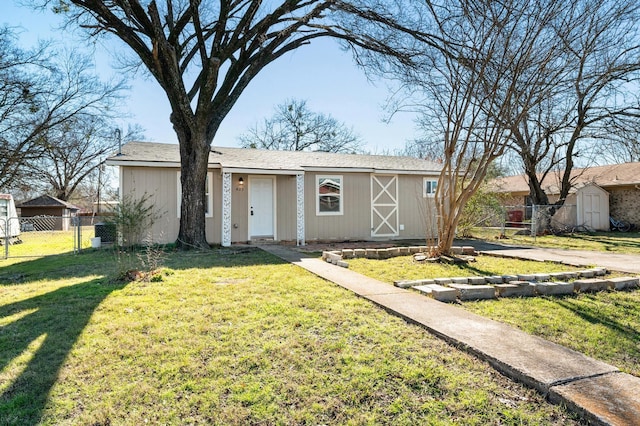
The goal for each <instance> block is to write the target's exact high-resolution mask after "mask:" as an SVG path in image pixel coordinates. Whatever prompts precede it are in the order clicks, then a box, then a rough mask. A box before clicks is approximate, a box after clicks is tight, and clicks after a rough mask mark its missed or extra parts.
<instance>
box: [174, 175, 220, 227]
mask: <svg viewBox="0 0 640 426" xmlns="http://www.w3.org/2000/svg"><path fill="white" fill-rule="evenodd" d="M204 196H205V203H204V216H205V217H213V172H207V177H206V179H205V182H204ZM181 205H182V183H181V182H180V172H178V217H180V207H181Z"/></svg>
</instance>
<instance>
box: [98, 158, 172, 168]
mask: <svg viewBox="0 0 640 426" xmlns="http://www.w3.org/2000/svg"><path fill="white" fill-rule="evenodd" d="M105 164H106V165H107V166H120V167H163V168H169V167H170V168H174V169H175V168H176V167H177V168H180V163H179V162H172V161H125V160H107V161H105Z"/></svg>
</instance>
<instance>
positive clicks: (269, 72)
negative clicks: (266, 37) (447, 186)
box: [0, 0, 415, 153]
mask: <svg viewBox="0 0 640 426" xmlns="http://www.w3.org/2000/svg"><path fill="white" fill-rule="evenodd" d="M59 22H60V17H58V16H56V15H54V14H53V13H51V12H44V13H40V12H34V11H33V10H30V9H28V8H24V7H17V6H16V5H15V3H14V2H8V1H7V0H4V1H3V2H2V6H0V23H2V24H6V25H9V26H12V27H19V31H20V42H21V43H22V45H23V46H30V45H34V44H35V43H36V42H37V40H38V39H51V38H53V39H55V40H58V41H59V43H61V44H66V45H70V46H82V45H84V43H85V42H84V41H83V40H82V39H81V38H79V37H78V36H77V35H74V34H73V33H69V32H62V31H61V30H59V29H58V28H57V25H58V24H59ZM110 42H111V43H113V46H118V44H117V43H118V42H117V41H115V40H112V41H110ZM122 48H123V49H125V47H122ZM109 50H111V51H112V53H113V52H114V51H116V50H117V47H113V48H110V49H109ZM96 53H97V58H96V61H97V64H98V69H99V70H100V74H101V75H102V76H103V77H104V78H108V77H109V76H111V75H113V74H114V73H115V71H113V69H112V68H111V67H110V64H111V62H112V60H111V56H109V55H106V54H104V53H103V51H102V48H101V47H100V46H98V47H97V48H96ZM130 85H131V91H130V93H129V96H128V99H127V100H126V101H125V102H126V108H125V111H127V112H128V113H130V114H131V117H130V118H129V119H128V121H129V122H135V123H139V124H140V125H141V126H142V127H144V129H145V134H146V136H147V139H148V140H150V141H156V142H168V143H175V142H177V139H176V136H175V133H174V131H173V129H172V127H171V123H170V122H169V112H170V109H169V104H168V102H167V100H166V98H165V94H164V92H163V91H162V90H161V89H160V87H159V86H158V85H157V83H155V81H153V80H150V79H147V78H142V77H137V78H135V79H134V80H132V81H130ZM387 94H388V89H387V87H386V83H385V82H377V83H376V84H372V83H371V82H369V81H368V80H367V78H366V77H365V75H364V73H363V72H362V71H361V70H359V69H358V68H357V67H356V66H355V65H354V64H353V61H352V59H351V55H350V54H349V53H345V52H343V51H341V50H340V47H339V46H338V44H337V43H336V42H335V41H332V40H316V41H315V42H314V43H312V44H311V45H310V46H305V47H303V48H301V49H298V50H297V51H294V52H291V53H290V54H288V55H287V56H284V57H282V58H280V59H278V60H277V61H275V62H274V63H272V64H270V65H268V66H267V67H266V68H265V69H264V70H263V71H262V73H261V74H260V75H258V76H257V77H256V78H255V79H254V81H252V83H251V84H250V85H249V87H248V88H247V89H246V90H245V92H244V93H243V95H242V96H241V97H240V99H239V100H238V102H237V104H236V106H235V107H234V109H233V110H232V111H231V112H230V113H229V115H228V116H227V118H226V119H225V121H224V122H223V124H222V126H221V128H220V130H219V132H218V134H217V136H216V138H215V140H214V145H218V146H237V145H238V141H237V136H238V135H239V134H241V133H242V132H244V131H246V129H247V128H248V127H249V126H251V125H253V124H254V123H256V122H258V121H261V120H262V119H263V118H265V117H269V116H271V115H272V113H273V108H274V106H275V105H277V104H279V103H282V102H284V101H285V100H286V99H290V98H297V99H306V100H307V106H308V107H309V108H310V109H311V110H312V111H316V112H323V113H328V114H331V115H332V116H334V117H335V118H337V119H338V120H340V121H343V122H344V123H346V124H347V125H348V126H350V127H353V129H354V131H355V132H356V133H358V134H359V135H360V136H361V137H362V139H363V141H364V142H365V144H366V149H367V150H369V151H371V152H373V153H380V152H382V151H385V150H395V149H401V148H402V147H403V146H404V143H405V141H406V140H409V139H412V138H414V137H415V126H414V123H413V115H411V114H409V113H400V114H396V115H395V116H394V117H393V118H392V120H391V122H390V123H389V124H386V123H383V122H382V118H383V117H385V116H386V113H385V112H384V111H383V108H382V106H383V105H384V103H385V100H386V98H387ZM116 124H118V123H114V126H115V125H116ZM120 125H122V124H120Z"/></svg>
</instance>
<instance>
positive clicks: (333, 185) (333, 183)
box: [319, 178, 340, 196]
mask: <svg viewBox="0 0 640 426" xmlns="http://www.w3.org/2000/svg"><path fill="white" fill-rule="evenodd" d="M319 192H320V195H323V194H336V195H338V196H339V195H340V179H339V178H333V179H330V178H320V188H319Z"/></svg>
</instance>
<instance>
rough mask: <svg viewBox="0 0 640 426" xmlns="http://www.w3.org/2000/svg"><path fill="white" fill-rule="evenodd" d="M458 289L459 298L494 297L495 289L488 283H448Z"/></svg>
mask: <svg viewBox="0 0 640 426" xmlns="http://www.w3.org/2000/svg"><path fill="white" fill-rule="evenodd" d="M449 287H451V288H455V289H456V290H458V292H459V293H458V297H459V298H460V300H478V299H495V298H496V289H495V288H494V287H493V286H490V285H471V284H449Z"/></svg>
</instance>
